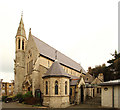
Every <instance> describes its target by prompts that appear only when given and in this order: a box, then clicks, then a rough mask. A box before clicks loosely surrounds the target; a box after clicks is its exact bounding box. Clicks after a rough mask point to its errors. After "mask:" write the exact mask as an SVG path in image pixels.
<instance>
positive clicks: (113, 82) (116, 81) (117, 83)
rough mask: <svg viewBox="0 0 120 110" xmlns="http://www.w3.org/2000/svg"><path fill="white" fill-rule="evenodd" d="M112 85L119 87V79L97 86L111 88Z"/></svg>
mask: <svg viewBox="0 0 120 110" xmlns="http://www.w3.org/2000/svg"><path fill="white" fill-rule="evenodd" d="M112 85H120V79H118V80H113V81H106V82H103V83H101V84H99V86H112Z"/></svg>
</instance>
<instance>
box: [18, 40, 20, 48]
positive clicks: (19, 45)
mask: <svg viewBox="0 0 120 110" xmlns="http://www.w3.org/2000/svg"><path fill="white" fill-rule="evenodd" d="M18 49H20V39H18Z"/></svg>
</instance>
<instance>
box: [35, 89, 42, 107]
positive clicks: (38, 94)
mask: <svg viewBox="0 0 120 110" xmlns="http://www.w3.org/2000/svg"><path fill="white" fill-rule="evenodd" d="M35 97H36V98H39V99H40V103H41V105H42V103H43V99H42V93H41V91H40V89H36V90H35Z"/></svg>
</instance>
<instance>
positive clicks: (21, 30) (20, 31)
mask: <svg viewBox="0 0 120 110" xmlns="http://www.w3.org/2000/svg"><path fill="white" fill-rule="evenodd" d="M16 36H23V37H25V38H26V33H25V28H24V23H23V12H22V13H21V20H20V23H19V27H18V30H17V35H16Z"/></svg>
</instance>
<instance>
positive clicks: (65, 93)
mask: <svg viewBox="0 0 120 110" xmlns="http://www.w3.org/2000/svg"><path fill="white" fill-rule="evenodd" d="M66 94H67V81H65V95H66Z"/></svg>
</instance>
